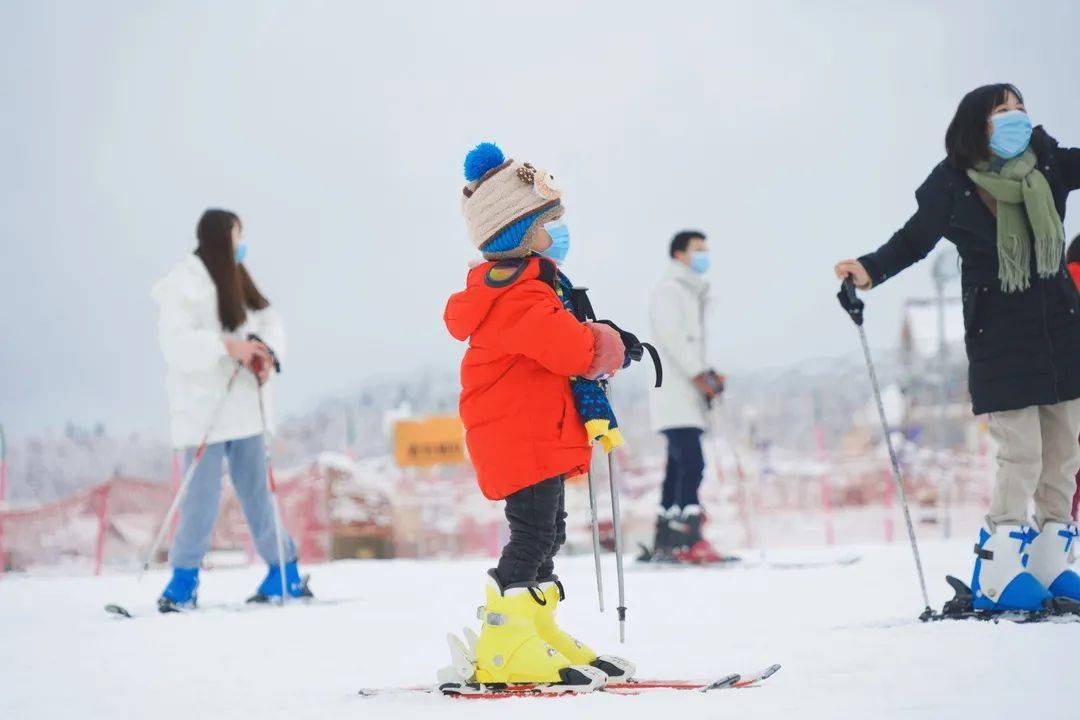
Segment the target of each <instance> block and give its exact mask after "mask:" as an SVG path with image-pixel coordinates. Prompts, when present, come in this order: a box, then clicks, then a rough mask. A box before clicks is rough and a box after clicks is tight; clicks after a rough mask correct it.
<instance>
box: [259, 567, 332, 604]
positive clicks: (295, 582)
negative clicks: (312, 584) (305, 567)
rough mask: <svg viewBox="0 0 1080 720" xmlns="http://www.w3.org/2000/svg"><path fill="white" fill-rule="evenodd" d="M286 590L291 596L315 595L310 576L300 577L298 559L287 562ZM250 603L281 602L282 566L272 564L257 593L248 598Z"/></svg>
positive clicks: (305, 596)
mask: <svg viewBox="0 0 1080 720" xmlns="http://www.w3.org/2000/svg"><path fill="white" fill-rule="evenodd" d="M285 590H286V592H288V593H289V597H291V598H312V597H315V596H314V595H313V594H312V592H311V590H309V589H308V577H307V575H305V576H304V577H300V569H299V568H297V566H296V561H295V560H293V561H292V562H287V563H285ZM247 601H248V602H249V603H267V602H270V601H274V602H281V568H280V566H278V565H271V566H270V569H269V571H268V572H267V573H266V578H264V579H263V581H262V584H260V585H259V589H258V590H256V591H255V594H254V595H252V596H251V597H249V598H248V599H247Z"/></svg>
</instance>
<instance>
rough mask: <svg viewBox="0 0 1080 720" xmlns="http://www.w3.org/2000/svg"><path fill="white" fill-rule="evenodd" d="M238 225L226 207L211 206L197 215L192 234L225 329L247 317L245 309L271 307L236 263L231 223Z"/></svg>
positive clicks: (240, 323) (235, 218)
mask: <svg viewBox="0 0 1080 720" xmlns="http://www.w3.org/2000/svg"><path fill="white" fill-rule="evenodd" d="M236 225H241V223H240V218H239V216H237V214H236V213H234V212H229V211H228V210H217V209H210V210H207V211H206V212H204V213H203V214H202V217H201V218H199V225H198V227H197V228H196V229H195V236H196V237H197V238H198V239H199V247H198V248H197V249H196V250H195V254H196V255H198V256H199V258H200V259H202V261H203V265H205V266H206V270H207V272H209V273H210V277H211V278H212V279H213V281H214V286H215V287H216V288H217V299H218V318H220V320H221V324H222V326H223V327H224V328H225V329H226V330H230V331H232V330H235V329H236V328H238V327H240V326H241V325H243V324H244V321H245V320H247V308H251V309H252V310H262V309H263V308H266V307H270V301H269V300H267V299H266V298H265V297H263V295H262V293H260V292H259V288H257V287H255V282H254V281H253V280H252V279H251V276H250V275H248V271H247V269H246V268H245V267H244V266H243V265H241V264H240V263H238V262H236V251H235V250H233V245H232V230H233V226H236Z"/></svg>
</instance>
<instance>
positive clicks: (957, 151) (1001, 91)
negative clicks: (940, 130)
mask: <svg viewBox="0 0 1080 720" xmlns="http://www.w3.org/2000/svg"><path fill="white" fill-rule="evenodd" d="M1009 93H1012V94H1013V95H1015V96H1016V99H1017V100H1019V101H1020V102H1021V103H1022V102H1024V96H1023V95H1021V94H1020V91H1019V90H1017V88H1016V86H1015V85H1013V84H1012V83H995V84H993V85H983V86H982V87H977V88H975V89H974V90H972V91H971V92H969V93H968V94H967V95H965V96H964V99H963V100H961V101H960V105H959V106H958V107H957V108H956V114H955V115H953V119H952V122H951V123H949V129H948V130H946V131H945V152H946V153H947V154H948V156H949V162H950V163H952V164H953V166H954V167H956V168H957V169H959V170H968V169H969V168H973V167H975V164H976V163H979V162H982V161H983V160H989V159H990V139H989V138H988V137H987V136H986V123H987V122H988V121H989V119H990V111H991V110H993V109H994V108H995V107H997V106H998V105H1001V104H1002V103H1003V102H1005V100H1006V98H1008V96H1009Z"/></svg>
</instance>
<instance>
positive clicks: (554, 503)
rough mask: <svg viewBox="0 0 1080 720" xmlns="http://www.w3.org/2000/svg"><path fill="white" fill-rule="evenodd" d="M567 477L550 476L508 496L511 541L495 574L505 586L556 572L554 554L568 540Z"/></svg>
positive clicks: (539, 578)
mask: <svg viewBox="0 0 1080 720" xmlns="http://www.w3.org/2000/svg"><path fill="white" fill-rule="evenodd" d="M565 488H566V478H565V477H564V476H562V475H559V476H558V477H553V478H548V479H547V480H544V481H542V482H539V483H537V484H536V485H533V486H531V487H527V488H524V489H522V490H518V491H517V492H516V493H514V494H513V495H510V496H508V497H507V498H506V519H507V520H508V521H509V522H510V542H508V543H506V547H504V548H503V551H502V557H500V558H499V566H498V568H497V569H496V574H497V575H498V576H499V582H501V583H502V585H503V587H507V586H510V585H516V584H519V583H534V582H536V581H538V580H539V581H543V580H546V579H548V578H550V577H551V576H552V575H553V574H554V572H555V554H556V553H557V552H559V548H561V547H562V545H563V543H564V542H566V491H565Z"/></svg>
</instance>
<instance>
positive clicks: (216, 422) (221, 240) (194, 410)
mask: <svg viewBox="0 0 1080 720" xmlns="http://www.w3.org/2000/svg"><path fill="white" fill-rule="evenodd" d="M242 233H243V226H242V225H241V223H240V218H239V217H237V216H236V214H234V213H231V212H229V211H227V210H207V211H206V212H205V213H203V216H202V218H201V219H200V220H199V225H198V229H197V231H196V235H197V237H198V247H197V249H196V250H195V252H194V253H192V254H191V255H188V256H187V257H186V258H185V259H184V260H183V261H181V262H180V263H179V264H178V265H176V267H174V268H173V269H172V270H171V271H170V272H169V274H168V275H166V276H165V277H164V278H162V279H161V280H160V281H159V282H158V283H157V284H156V285H155V286H154V289H153V292H152V297H153V299H154V301H155V302H156V303H157V306H158V335H159V339H160V343H161V352H162V354H163V355H164V357H165V365H166V369H167V373H166V384H167V390H168V395H169V408H170V419H171V427H172V439H173V445H174V446H175V447H177V448H183V449H185V450H186V463H187V464H188V465H190V464H191V463H192V462H194V461H195V453H196V449H197V447H198V446H199V444H200V443H201V442H202V439H203V436H204V435H206V433H207V431H208V429H209V436H208V438H207V445H206V449H205V450H204V452H203V454H202V456H201V458H200V459H199V461H198V466H197V467H196V468H195V472H194V475H193V477H192V479H191V483H190V484H189V486H188V489H187V492H186V494H185V496H184V498H183V500H182V502H181V505H180V523H179V527H178V529H177V532H176V538H175V540H174V543H173V547H172V550H171V552H170V553H169V564H170V565H171V566H172V568H173V575H172V579H171V580H170V581H169V584H168V585H167V586H166V588H165V591H164V592H163V593H162V595H161V598H160V599H159V600H158V608H159V609H160V610H161V611H162V612H171V611H175V610H177V609H178V608H180V607H192V606H194V605H195V602H196V590H197V588H198V585H199V564H200V563H201V562H202V558H203V555H205V554H206V551H207V550H208V549H209V547H210V536H211V533H212V532H213V529H214V522H215V521H216V519H217V515H218V506H219V500H220V495H221V476H222V469H223V468H222V463H223V461H226V460H227V461H228V463H229V476H230V477H231V479H232V482H233V486H234V487H235V488H236V494H237V497H238V498H239V500H240V504H241V506H242V507H243V510H244V516H245V517H246V518H247V522H248V525H249V526H250V528H251V534H252V537H253V539H254V541H255V547H256V549H257V550H258V552H259V555H260V556H261V557H262V558H263V560H265V561H266V563H267V565H268V566H269V568H270V569H269V572H268V573H267V576H266V579H265V580H264V581H263V582H262V584H261V585H260V586H259V589H258V591H257V592H256V594H255V595H254V596H253V597H252V598H251V600H254V601H264V602H265V601H266V600H268V599H270V598H280V597H281V592H282V590H281V587H282V583H281V574H280V572H281V570H280V566H279V565H278V563H279V560H278V545H277V534H276V529H275V525H276V523H275V519H274V508H273V503H272V499H271V497H270V491H269V487H268V485H267V467H266V445H265V442H266V440H265V438H264V437H263V432H264V430H266V431H268V430H269V429H270V428H269V427H267V428H264V427H263V419H262V414H261V413H260V411H259V392H260V386H261V385H264V384H266V383H268V382H269V380H270V375H271V370H272V369H273V368H274V366H275V365H276V364H277V363H278V362H280V360H281V359H282V358H283V357H284V353H285V333H284V330H283V329H282V327H281V320H280V319H279V318H278V315H277V312H276V311H275V310H274V309H273V308H272V307H270V303H269V301H267V299H266V298H265V297H263V295H262V294H261V293H260V292H259V290H258V288H257V287H256V286H255V283H254V282H253V281H252V279H251V276H250V275H249V274H248V272H247V270H246V268H245V267H244V265H243V264H241V263H242V261H243V258H244V254H245V252H246V249H247V247H246V245H245V244H244V243H243V242H242V240H241V235H242ZM238 364H239V365H241V366H242V367H241V369H240V370H239V374H238V376H237V377H236V379H235V381H234V382H233V384H232V387H231V389H229V390H227V388H228V386H229V379H230V378H231V377H232V375H233V372H234V370H236V368H237V365H238ZM270 388H271V386H269V385H268V386H267V387H265V388H264V389H263V390H262V392H263V394H264V403H265V409H266V422H267V423H268V424H269V423H270V422H271V420H270V418H271V405H270V402H271V397H270ZM282 532H284V530H282ZM282 542H283V544H284V553H285V560H286V564H285V579H286V585H287V591H288V593H289V594H290V595H291V596H293V597H300V596H309V595H310V593H309V592H308V590H307V587H306V585H305V583H303V582H302V581H301V579H300V574H299V571H298V570H297V567H296V547H295V544H294V543H293V541H292V538H290V537H288V536H287V535H286V536H285V537H283V538H282Z"/></svg>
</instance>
